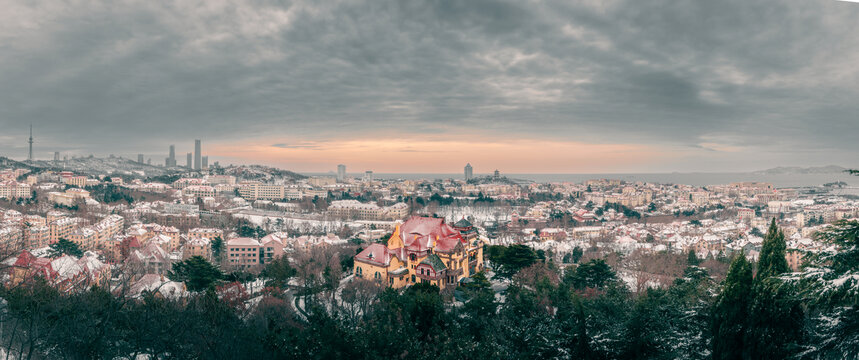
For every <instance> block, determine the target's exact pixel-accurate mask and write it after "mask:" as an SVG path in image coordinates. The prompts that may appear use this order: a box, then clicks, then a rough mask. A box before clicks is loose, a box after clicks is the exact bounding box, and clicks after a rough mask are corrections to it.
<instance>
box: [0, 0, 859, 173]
mask: <svg viewBox="0 0 859 360" xmlns="http://www.w3.org/2000/svg"><path fill="white" fill-rule="evenodd" d="M0 9H2V11H0V154H2V155H6V156H9V157H12V158H17V159H23V158H25V157H26V146H27V144H26V137H27V127H28V125H29V124H30V123H32V124H33V126H34V129H35V133H36V136H35V138H36V145H35V149H36V156H37V157H39V158H49V157H51V156H52V154H53V152H54V151H61V152H62V153H64V154H90V153H94V154H96V155H107V154H110V153H113V154H117V155H120V154H121V155H126V156H135V154H137V153H144V154H146V155H147V156H151V157H152V158H153V162H157V163H163V157H164V156H166V153H167V146H168V145H169V144H176V145H177V153H178V155H177V157H179V163H180V164H182V163H184V153H185V152H188V151H191V150H192V148H193V139H195V138H202V139H203V144H204V151H205V152H206V153H207V154H209V155H210V157H211V159H212V161H214V160H220V161H221V162H222V163H230V162H234V163H240V162H241V163H265V164H270V165H277V166H281V167H284V168H289V169H293V170H298V171H328V170H332V169H333V168H334V167H335V166H336V164H338V163H344V164H346V165H348V166H349V170H350V171H361V170H364V169H373V170H376V171H378V172H459V171H461V169H462V166H463V165H464V164H465V163H466V162H471V163H472V164H473V165H474V166H475V172H478V173H485V172H488V171H491V170H492V169H495V168H499V169H502V170H503V171H506V172H508V173H522V172H537V173H583V172H584V173H587V172H665V171H745V170H756V169H762V168H769V167H774V166H782V165H801V166H814V165H828V164H837V165H842V166H848V167H849V166H856V165H859V164H856V159H857V155H859V148H857V145H856V144H857V134H859V20H857V19H859V4H855V3H850V2H840V1H834V0H829V1H823V0H767V1H764V0H718V1H706V0H676V1H659V0H648V1H642V0H629V1H613V0H595V1H570V0H559V1H527V0H519V1H486V0H462V1H385V0H366V1H363V0H354V1H351V0H350V1H307V2H303V1H295V2H290V1H239V0H231V1H215V0H201V1H157V0H144V1H31V0H27V1H11V2H10V1H9V0H0Z"/></svg>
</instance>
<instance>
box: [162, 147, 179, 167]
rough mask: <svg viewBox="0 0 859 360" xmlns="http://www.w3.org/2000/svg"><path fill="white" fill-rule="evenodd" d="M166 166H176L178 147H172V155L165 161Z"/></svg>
mask: <svg viewBox="0 0 859 360" xmlns="http://www.w3.org/2000/svg"><path fill="white" fill-rule="evenodd" d="M164 166H167V167H174V166H176V146H175V145H170V155H169V156H167V159H166V160H164Z"/></svg>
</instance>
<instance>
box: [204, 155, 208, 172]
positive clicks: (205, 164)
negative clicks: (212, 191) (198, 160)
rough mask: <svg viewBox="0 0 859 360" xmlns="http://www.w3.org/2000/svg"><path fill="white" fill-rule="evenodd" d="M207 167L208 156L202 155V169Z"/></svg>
mask: <svg viewBox="0 0 859 360" xmlns="http://www.w3.org/2000/svg"><path fill="white" fill-rule="evenodd" d="M208 168H209V157H208V156H203V170H206V169H208Z"/></svg>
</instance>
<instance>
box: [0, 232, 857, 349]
mask: <svg viewBox="0 0 859 360" xmlns="http://www.w3.org/2000/svg"><path fill="white" fill-rule="evenodd" d="M857 235H859V222H856V221H853V222H841V223H838V224H836V225H835V226H834V227H832V228H831V229H830V230H829V231H827V232H825V233H823V234H822V235H821V236H820V239H821V240H822V241H826V242H828V243H830V244H831V245H832V246H833V247H837V248H839V249H840V250H839V251H832V252H822V253H820V254H818V255H816V256H814V257H811V258H809V264H810V266H809V268H808V270H806V271H805V272H802V273H789V272H788V268H787V263H786V261H785V259H784V252H785V242H784V235H783V234H782V233H781V232H780V231H779V230H778V228H777V227H776V226H775V224H774V223H773V225H772V226H771V227H770V229H769V231H768V232H767V234H766V237H765V241H764V244H763V247H762V250H761V253H760V258H759V260H758V262H757V263H756V265H753V264H751V263H749V262H748V261H747V260H746V258H745V256H743V254H740V256H737V257H736V258H735V259H734V260H733V262H732V265H731V267H730V270H729V272H728V275H727V278H726V280H725V281H723V282H721V283H717V282H716V281H714V280H713V278H712V277H711V276H709V275H708V274H707V271H706V270H705V269H704V268H701V267H698V266H695V265H694V264H690V265H689V266H688V267H687V268H686V270H685V272H684V274H683V276H681V277H679V278H677V279H676V280H675V281H674V282H673V283H672V284H670V286H667V287H665V288H651V289H648V290H645V291H642V292H639V293H631V292H630V291H629V289H628V287H627V286H626V284H625V283H624V282H623V281H622V279H620V278H619V277H618V275H617V274H616V273H615V271H614V269H612V268H611V267H610V266H609V265H608V264H606V262H605V261H603V260H601V259H592V260H590V261H587V262H584V263H582V264H580V265H578V266H570V267H567V268H565V269H560V268H559V267H557V266H556V265H555V264H553V263H552V262H551V261H549V260H545V259H544V258H541V257H540V254H538V253H536V252H534V251H533V250H531V249H530V248H527V247H524V246H518V245H514V246H510V247H491V248H488V249H487V251H488V253H489V256H490V258H491V259H492V260H493V266H495V267H496V269H497V271H496V274H497V275H498V276H500V277H502V278H504V279H505V281H504V282H502V283H495V285H494V287H495V289H493V285H492V284H491V283H490V282H489V280H488V279H486V277H485V276H484V275H483V274H478V275H475V276H474V277H472V278H471V281H470V282H467V283H464V284H463V285H462V286H460V287H458V288H457V289H456V291H453V292H451V291H439V289H438V288H435V287H433V286H428V285H426V284H418V285H416V286H413V287H410V288H408V289H406V290H402V291H397V290H393V289H383V288H381V287H379V286H377V285H376V283H374V282H372V281H365V280H360V279H356V280H355V281H352V282H350V283H348V284H347V285H345V286H344V287H343V288H342V291H341V292H340V293H339V295H336V293H335V292H334V291H329V295H319V294H322V293H314V292H310V291H308V292H304V293H303V294H302V295H300V296H299V297H300V300H302V303H303V304H304V305H302V306H301V307H300V308H299V309H301V310H298V312H296V311H295V310H294V309H296V308H295V306H294V304H297V303H298V301H296V300H297V299H296V298H294V297H292V296H291V295H290V293H291V291H286V292H284V290H285V289H286V288H285V286H286V283H287V281H284V279H286V278H288V277H289V276H293V275H294V274H295V272H293V271H291V270H290V267H289V266H288V265H287V264H279V266H280V267H281V269H280V271H279V272H278V273H279V275H277V276H275V275H274V272H273V271H269V272H268V273H269V274H270V275H271V276H273V277H275V278H279V279H280V280H279V281H277V282H270V283H269V286H270V287H269V288H268V289H267V290H266V291H265V292H264V293H265V294H267V295H264V296H262V297H261V298H258V299H256V300H255V301H236V299H237V298H236V297H235V296H225V295H223V294H221V295H219V292H217V291H216V290H215V289H214V288H213V287H212V286H208V287H206V289H205V290H201V291H199V292H197V293H195V294H194V295H193V296H191V297H188V298H182V299H177V300H165V299H162V298H160V297H158V296H153V295H151V294H149V295H146V296H144V297H143V298H142V299H139V300H133V301H131V300H122V299H121V298H117V297H114V296H112V295H110V294H108V293H107V292H105V291H103V290H100V289H97V288H94V289H92V290H90V291H87V292H84V293H80V294H71V295H63V294H60V293H58V292H57V291H56V290H54V289H52V288H49V287H47V286H44V285H40V284H39V283H35V284H32V285H31V286H26V287H16V288H13V289H7V290H4V291H3V292H2V297H3V298H4V299H5V300H6V302H5V303H4V304H5V308H4V310H5V311H4V312H3V322H2V327H3V328H2V330H3V332H2V334H3V337H2V338H0V340H2V343H0V344H2V346H3V347H4V348H6V349H7V350H8V351H10V353H13V354H21V355H23V357H28V355H29V354H31V353H32V354H33V357H34V358H134V357H135V356H137V355H141V354H148V355H149V356H150V358H176V359H184V358H195V359H196V358H255V359H266V358H278V359H280V358H303V359H333V358H344V359H404V358H408V359H463V358H465V359H784V358H801V359H806V358H807V359H848V358H857V356H859V353H857V352H859V316H857V314H859V312H857V307H856V306H857V299H859V296H857V294H859V290H857V289H859V286H857V281H856V279H859V246H857V239H859V236H857ZM316 262H318V261H316ZM316 262H312V263H316ZM690 263H691V261H690ZM328 267H330V268H334V267H336V265H333V266H332V265H329V266H328ZM317 272H319V271H317ZM301 273H302V270H299V271H298V275H297V276H298V277H299V278H300V277H301V276H302V275H301ZM332 283H336V281H335V282H332ZM314 286H315V285H314ZM314 286H308V287H307V288H308V289H311V288H313V287H314ZM504 286H507V287H506V289H501V288H500V287H504ZM329 290H330V289H329ZM500 290H503V291H500ZM499 291H500V292H499ZM335 295H336V296H335ZM238 299H239V300H242V299H243V298H241V297H238ZM248 304H252V305H248Z"/></svg>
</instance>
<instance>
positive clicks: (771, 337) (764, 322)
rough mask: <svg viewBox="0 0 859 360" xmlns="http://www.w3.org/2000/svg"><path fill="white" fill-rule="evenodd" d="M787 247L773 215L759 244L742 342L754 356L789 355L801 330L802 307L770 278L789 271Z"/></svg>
mask: <svg viewBox="0 0 859 360" xmlns="http://www.w3.org/2000/svg"><path fill="white" fill-rule="evenodd" d="M786 248H787V244H786V243H785V241H784V233H783V232H782V231H780V230H779V229H778V226H776V223H775V219H773V221H772V223H771V224H770V228H769V230H767V234H766V236H765V237H764V243H763V246H762V248H761V255H760V259H759V261H758V272H757V275H756V277H755V282H754V283H755V285H754V291H753V293H754V299H753V301H752V306H751V309H750V313H749V317H748V324H747V325H748V328H747V330H746V340H745V345H746V347H747V349H748V351H749V353H750V354H751V356H752V357H753V358H755V359H783V358H786V357H788V356H789V355H790V354H791V353H792V352H793V347H794V345H795V344H796V342H798V341H799V339H800V335H801V332H802V323H803V320H804V314H803V310H802V308H801V307H800V306H799V303H798V302H797V301H796V299H794V297H793V295H792V294H789V293H787V292H782V291H779V289H778V287H777V286H773V281H772V280H774V279H772V278H775V277H777V276H780V275H782V274H784V273H787V272H789V271H790V267H789V266H788V265H787V259H786V258H785V250H786Z"/></svg>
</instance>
